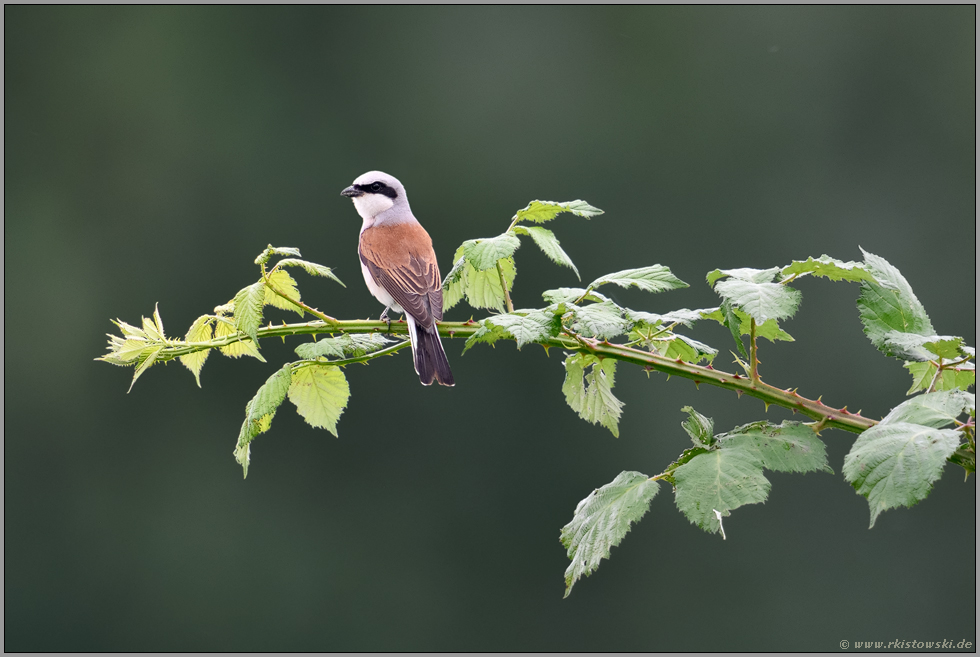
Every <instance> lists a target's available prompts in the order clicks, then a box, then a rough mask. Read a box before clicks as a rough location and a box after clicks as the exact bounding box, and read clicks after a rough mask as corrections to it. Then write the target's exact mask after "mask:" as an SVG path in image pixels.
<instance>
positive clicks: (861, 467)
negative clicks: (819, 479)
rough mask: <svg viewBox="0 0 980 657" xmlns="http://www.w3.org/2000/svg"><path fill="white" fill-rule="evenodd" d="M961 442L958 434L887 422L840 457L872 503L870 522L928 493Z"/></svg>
mask: <svg viewBox="0 0 980 657" xmlns="http://www.w3.org/2000/svg"><path fill="white" fill-rule="evenodd" d="M958 445H959V433H958V432H957V431H954V430H952V429H935V428H932V427H927V426H923V425H921V424H911V423H908V422H891V423H888V424H879V425H876V426H874V427H871V428H870V429H868V430H866V431H865V432H864V433H862V434H861V435H860V436H858V439H857V440H856V441H855V442H854V445H853V446H852V447H851V451H850V452H849V453H848V454H847V456H845V457H844V478H845V479H846V480H847V481H848V482H850V483H851V485H852V486H854V489H855V490H856V491H857V492H858V494H859V495H861V496H863V497H866V498H867V499H868V504H869V506H870V507H871V527H874V524H875V519H876V518H877V517H878V515H879V514H880V513H881V512H882V511H885V510H886V509H891V508H894V507H897V506H912V505H913V504H915V503H916V502H919V501H921V500H923V499H925V498H926V496H927V495H928V494H929V491H930V490H932V484H933V482H935V481H936V480H937V479H939V477H940V475H941V474H942V471H943V466H945V465H946V459H947V458H949V457H950V456H951V455H952V454H953V452H954V451H956V448H957V446H958Z"/></svg>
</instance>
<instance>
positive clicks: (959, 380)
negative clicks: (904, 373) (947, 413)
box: [904, 361, 977, 395]
mask: <svg viewBox="0 0 980 657" xmlns="http://www.w3.org/2000/svg"><path fill="white" fill-rule="evenodd" d="M904 367H905V369H907V370H908V371H909V373H910V374H911V375H912V387H911V388H909V390H908V392H907V393H905V394H907V395H911V394H913V393H915V392H918V391H919V390H929V388H930V387H931V388H932V390H934V391H935V390H957V389H958V390H967V389H969V387H970V386H972V385H976V382H977V372H976V366H975V365H974V364H973V363H960V364H959V365H953V366H949V367H945V366H944V367H943V371H942V373H941V374H940V375H939V376H936V370H937V367H936V363H934V362H932V361H930V362H926V363H910V362H907V363H905V365H904Z"/></svg>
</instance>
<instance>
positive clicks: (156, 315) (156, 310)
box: [153, 304, 167, 339]
mask: <svg viewBox="0 0 980 657" xmlns="http://www.w3.org/2000/svg"><path fill="white" fill-rule="evenodd" d="M153 323H154V324H155V325H156V328H157V331H159V332H160V337H161V338H164V339H166V337H167V333H166V331H164V330H163V318H162V317H160V304H155V305H154V306H153Z"/></svg>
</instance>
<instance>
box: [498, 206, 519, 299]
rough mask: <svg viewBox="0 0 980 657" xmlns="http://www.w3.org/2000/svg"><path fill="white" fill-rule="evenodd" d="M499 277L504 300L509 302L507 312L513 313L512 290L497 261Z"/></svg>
mask: <svg viewBox="0 0 980 657" xmlns="http://www.w3.org/2000/svg"><path fill="white" fill-rule="evenodd" d="M515 220H516V219H515ZM508 230H509V229H508ZM497 275H499V276H500V287H502V288H503V290H504V299H505V300H506V301H507V312H509V313H512V312H514V302H512V301H511V300H510V290H508V289H507V281H505V280H504V269H503V267H501V266H500V261H499V260H498V261H497Z"/></svg>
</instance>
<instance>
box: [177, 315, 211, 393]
mask: <svg viewBox="0 0 980 657" xmlns="http://www.w3.org/2000/svg"><path fill="white" fill-rule="evenodd" d="M214 321H215V320H214V319H213V318H212V317H211V316H209V315H201V316H200V317H198V318H197V319H195V320H194V323H193V324H191V327H190V328H189V329H187V335H186V336H184V341H185V342H207V341H208V340H210V339H211V323H212V322H214ZM210 353H211V350H210V349H203V350H201V351H195V352H194V353H191V354H187V355H186V356H181V357H180V362H181V363H183V365H184V367H186V368H187V369H189V370H190V371H191V373H192V374H193V375H194V380H195V381H197V387H198V388H200V387H201V368H202V367H204V361H206V360H207V359H208V354H210Z"/></svg>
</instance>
